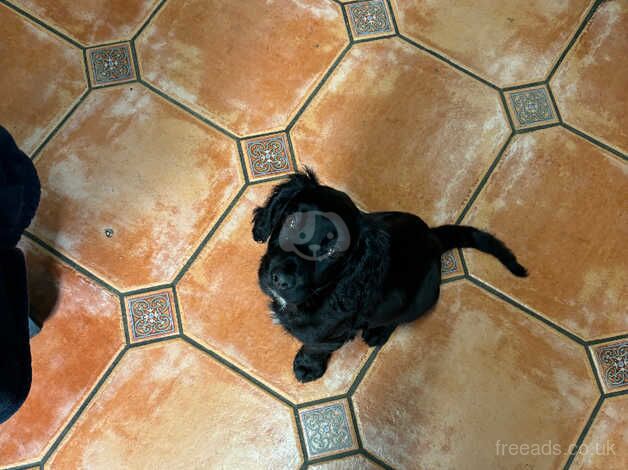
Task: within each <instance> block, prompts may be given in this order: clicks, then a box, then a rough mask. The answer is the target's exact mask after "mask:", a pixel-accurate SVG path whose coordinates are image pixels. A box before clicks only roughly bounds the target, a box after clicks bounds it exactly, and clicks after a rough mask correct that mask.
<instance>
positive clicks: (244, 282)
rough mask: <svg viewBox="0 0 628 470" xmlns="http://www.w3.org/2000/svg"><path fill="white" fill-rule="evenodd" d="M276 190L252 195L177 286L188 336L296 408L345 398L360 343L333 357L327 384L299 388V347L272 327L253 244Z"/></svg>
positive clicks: (259, 249) (265, 188)
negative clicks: (259, 211)
mask: <svg viewBox="0 0 628 470" xmlns="http://www.w3.org/2000/svg"><path fill="white" fill-rule="evenodd" d="M272 186H273V185H272V184H271V183H264V184H260V185H255V186H252V187H250V188H249V189H247V191H246V193H245V194H244V195H243V196H242V198H241V200H240V201H239V202H238V204H237V205H236V206H235V208H234V209H233V210H232V212H231V213H230V214H229V216H228V217H227V218H226V219H225V221H224V222H223V225H222V226H221V227H220V229H219V230H218V231H217V232H216V234H215V235H214V236H213V238H212V239H211V240H210V242H209V243H208V245H207V246H206V247H205V248H204V249H203V251H202V252H201V254H200V256H199V257H198V259H196V261H195V262H194V263H193V264H192V266H191V268H190V270H189V271H188V272H187V273H186V274H185V276H184V277H183V278H182V280H181V282H180V283H179V284H178V285H177V292H178V294H179V306H180V308H181V317H182V321H183V331H184V332H185V334H186V335H188V336H191V337H193V338H195V339H196V340H198V341H199V342H201V343H203V344H205V345H206V346H207V347H209V348H210V349H212V350H214V351H216V352H218V353H220V354H222V355H223V356H224V357H226V358H227V359H228V360H230V361H232V362H234V363H235V364H237V365H238V366H239V367H241V368H243V369H245V370H246V371H248V372H249V373H251V374H252V375H253V376H255V377H257V378H258V379H259V380H261V381H262V382H264V383H265V384H267V385H268V386H270V387H271V388H273V389H275V390H277V391H278V392H280V393H282V394H284V395H285V396H287V397H288V398H289V399H290V400H292V401H293V402H305V401H309V400H316V399H319V398H324V397H327V396H331V395H337V394H340V393H344V392H346V391H347V390H348V389H349V387H350V386H351V384H352V383H353V380H354V377H355V375H356V374H357V373H358V370H359V368H360V365H361V364H362V362H363V361H364V360H365V358H366V355H367V352H368V347H367V346H366V345H365V344H364V343H363V342H362V341H361V340H354V341H353V342H351V343H349V344H346V345H345V346H344V347H342V348H341V349H340V350H339V351H337V352H336V353H334V355H333V356H332V359H331V361H330V364H329V368H328V370H327V372H326V373H325V375H324V376H323V378H322V379H319V380H317V381H315V382H311V383H308V384H305V385H304V384H301V383H299V382H298V381H297V380H296V379H295V377H294V373H293V372H292V361H293V359H294V356H295V354H296V353H297V351H298V350H299V347H300V343H299V342H298V341H297V340H296V339H294V338H292V337H291V336H289V335H288V334H287V333H286V332H285V331H284V330H283V329H282V328H281V327H280V326H279V325H276V324H274V323H273V322H272V320H271V317H270V312H269V308H268V303H269V301H268V299H267V298H266V297H265V296H264V295H263V294H262V292H261V291H260V289H259V287H258V284H257V268H258V264H259V260H260V258H261V256H262V254H263V252H264V249H265V247H264V245H259V244H257V243H255V242H254V241H253V238H252V235H251V223H250V221H251V217H252V211H253V209H254V208H255V207H256V206H258V205H260V204H262V203H263V202H264V200H265V198H266V197H267V195H268V193H269V191H270V189H271V188H272Z"/></svg>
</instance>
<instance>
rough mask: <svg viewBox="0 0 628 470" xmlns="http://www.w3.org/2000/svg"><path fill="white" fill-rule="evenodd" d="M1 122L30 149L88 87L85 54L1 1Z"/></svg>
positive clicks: (33, 147)
mask: <svg viewBox="0 0 628 470" xmlns="http://www.w3.org/2000/svg"><path fill="white" fill-rule="evenodd" d="M0 30H1V31H2V41H0V70H2V73H0V102H1V103H2V104H1V105H0V110H1V114H2V115H1V117H0V119H1V120H2V121H1V124H2V125H3V126H4V127H6V128H7V129H8V130H9V132H11V134H12V135H13V137H14V138H15V141H16V142H17V144H18V146H19V147H20V148H21V149H22V150H24V151H25V152H26V153H32V152H33V151H34V150H35V149H36V147H37V146H38V145H39V144H41V143H42V142H43V140H44V139H45V138H46V136H47V135H48V134H49V133H50V132H51V131H52V129H54V127H55V126H56V125H57V124H58V123H59V122H60V121H61V119H62V118H63V116H64V114H65V113H66V112H67V111H69V110H70V108H71V107H72V105H73V104H74V103H75V102H76V101H77V100H78V99H79V97H80V96H81V95H82V94H83V92H84V91H85V90H87V78H86V77H85V70H84V66H83V54H82V53H81V51H80V50H79V49H78V48H76V47H74V46H72V45H71V44H69V43H67V42H65V41H63V40H62V39H60V38H59V37H57V36H55V35H54V34H52V33H50V32H49V31H46V30H45V29H44V28H42V27H40V26H38V25H35V24H34V23H31V22H30V21H28V20H27V19H26V18H24V17H22V16H20V15H18V14H17V13H15V12H14V11H13V10H11V9H9V8H7V7H6V6H4V5H2V4H0Z"/></svg>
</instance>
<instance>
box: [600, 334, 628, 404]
mask: <svg viewBox="0 0 628 470" xmlns="http://www.w3.org/2000/svg"><path fill="white" fill-rule="evenodd" d="M593 357H594V358H595V365H596V367H597V372H598V374H599V375H600V380H601V381H602V385H603V386H604V389H605V390H606V391H607V392H615V391H620V390H626V389H628V339H624V340H620V341H615V342H611V343H605V344H600V345H596V346H593Z"/></svg>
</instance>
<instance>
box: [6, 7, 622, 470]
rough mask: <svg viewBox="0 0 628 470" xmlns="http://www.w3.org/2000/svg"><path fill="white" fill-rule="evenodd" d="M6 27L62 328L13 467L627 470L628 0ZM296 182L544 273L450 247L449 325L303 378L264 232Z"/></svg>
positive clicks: (127, 14) (39, 341)
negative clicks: (482, 242) (275, 293)
mask: <svg viewBox="0 0 628 470" xmlns="http://www.w3.org/2000/svg"><path fill="white" fill-rule="evenodd" d="M0 31H2V35H1V36H0V70H2V73H1V74H0V120H1V123H2V124H3V125H4V126H6V127H7V128H8V129H9V130H10V131H11V132H12V133H13V134H14V135H15V136H16V139H17V140H18V143H19V144H20V145H21V147H22V148H23V149H24V150H25V151H26V152H28V153H29V154H30V155H32V157H33V159H34V161H35V164H36V166H37V169H38V171H39V174H40V177H41V180H42V185H43V199H42V204H41V207H40V211H39V213H38V216H37V218H36V220H35V222H34V223H33V225H32V226H31V228H30V229H29V231H28V233H27V234H26V236H25V237H24V239H23V241H22V242H21V246H22V248H23V249H24V250H25V251H26V253H27V257H28V264H29V271H30V272H29V276H30V288H31V296H32V304H33V316H34V317H36V318H38V319H39V320H41V321H43V322H44V326H43V329H42V331H41V333H40V334H39V335H37V336H36V337H34V338H33V340H32V342H31V343H32V350H33V375H34V382H33V388H32V391H31V394H30V396H29V398H28V400H27V402H26V404H25V405H24V407H23V408H22V409H21V410H20V411H19V412H18V413H17V414H16V415H15V416H14V417H13V418H12V419H11V420H9V421H8V422H7V423H5V424H3V425H0V468H20V469H30V468H45V469H60V470H66V469H79V468H81V469H82V468H85V469H87V468H89V469H92V468H93V469H100V468H102V469H107V470H109V469H142V470H143V469H162V468H163V469H169V470H170V469H178V468H181V469H183V468H185V469H206V468H207V469H219V468H224V469H245V468H251V469H258V468H268V469H284V468H286V469H290V468H300V467H301V468H313V469H319V470H323V469H378V468H391V467H392V468H400V469H402V468H403V469H437V468H443V469H472V470H475V469H481V470H485V469H530V470H531V469H535V470H537V469H558V468H572V469H587V470H591V469H596V470H597V469H605V470H606V469H609V470H610V469H625V468H628V431H627V429H628V426H627V424H628V421H627V418H626V416H627V414H628V409H627V407H628V307H627V306H628V251H627V250H626V249H625V245H626V241H627V240H628V205H627V203H626V201H628V175H627V174H628V164H627V157H626V152H627V151H628V92H627V90H628V88H627V86H626V85H627V83H628V82H627V79H626V77H628V2H626V1H625V0H607V1H592V2H589V1H588V0H571V1H545V0H534V1H530V0H525V1H524V0H504V1H496V0H474V1H471V0H456V1H454V0H441V1H428V0H390V1H388V0H368V1H357V2H356V1H333V0H281V1H280V0H274V1H266V0H247V1H245V2H237V1H228V0H222V1H220V0H124V1H122V0H107V1H97V0H89V1H81V2H76V1H70V0H10V1H6V0H0ZM304 165H309V166H312V167H313V168H314V169H315V170H317V172H318V173H319V175H320V176H321V178H322V179H323V180H324V181H325V182H328V183H330V184H332V185H335V186H338V187H340V188H342V189H344V190H346V191H348V192H349V193H350V194H351V195H352V196H353V197H354V199H355V200H356V201H357V202H358V204H359V205H361V206H362V207H363V208H365V209H368V210H381V209H396V210H408V211H413V212H416V213H417V214H419V215H421V216H422V217H424V218H425V220H426V221H427V222H428V223H430V224H432V225H435V224H442V223H468V224H473V225H476V226H478V227H481V228H484V229H487V230H490V231H492V232H494V233H496V234H497V235H499V236H500V237H501V238H503V239H504V240H506V241H507V242H508V243H509V245H511V246H512V248H513V249H514V251H515V252H516V253H517V254H518V255H519V257H520V259H521V260H522V261H523V262H524V264H525V265H526V266H527V267H528V268H529V270H530V277H529V278H527V279H524V280H521V279H516V278H514V277H512V276H511V275H509V274H508V273H507V272H506V271H505V270H504V269H503V268H502V267H501V266H500V265H499V264H498V263H497V262H496V261H495V260H494V259H492V258H490V257H488V256H486V255H483V254H479V253H477V252H470V251H467V250H465V251H464V252H458V251H455V252H450V253H447V254H446V255H444V257H443V279H444V280H443V283H444V285H443V288H442V296H441V299H440V302H439V304H438V306H437V307H436V308H435V309H434V311H433V312H432V313H431V314H430V315H428V316H426V317H424V318H422V319H421V320H419V321H417V322H415V323H414V324H412V325H408V326H405V327H403V328H399V329H398V330H397V331H396V332H395V333H394V335H393V336H392V338H391V340H390V341H389V342H388V343H387V344H386V345H385V346H384V347H383V348H381V349H369V348H368V347H367V346H366V345H365V344H364V343H362V342H361V341H359V340H356V341H354V342H352V343H351V344H348V345H346V346H345V347H343V348H342V349H341V350H340V351H339V352H338V353H336V354H335V355H334V356H333V359H332V361H331V363H330V366H329V370H328V372H327V373H326V375H325V376H324V377H323V378H322V379H321V380H319V381H316V382H314V383H309V384H306V385H302V384H299V383H298V382H297V381H296V380H295V379H294V377H293V374H292V358H293V356H294V354H295V352H296V351H297V350H298V347H299V344H298V343H297V341H295V340H294V339H293V338H291V337H289V336H288V335H287V334H286V333H284V332H283V331H282V330H281V328H280V327H279V326H277V325H275V324H273V323H272V320H271V318H270V316H269V315H268V311H267V307H266V302H267V301H266V299H265V298H264V297H263V296H262V295H261V293H260V291H259V289H258V287H257V284H256V269H257V262H258V259H259V257H260V255H261V253H262V250H263V247H261V246H260V245H257V244H256V243H254V242H253V240H252V238H251V235H250V229H251V227H250V219H251V211H252V209H253V208H254V207H255V206H256V205H257V204H259V203H260V202H261V201H262V200H263V199H264V198H265V197H266V195H267V194H268V191H269V190H270V188H271V187H272V185H273V184H274V183H275V182H276V181H277V180H278V179H281V177H282V175H285V174H287V173H290V172H292V171H294V170H295V169H296V168H302V167H303V166H304ZM535 446H536V447H535ZM535 449H536V451H535Z"/></svg>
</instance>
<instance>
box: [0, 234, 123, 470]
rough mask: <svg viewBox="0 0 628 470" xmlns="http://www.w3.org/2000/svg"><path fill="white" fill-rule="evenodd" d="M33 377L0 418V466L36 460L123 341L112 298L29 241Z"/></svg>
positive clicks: (116, 304)
mask: <svg viewBox="0 0 628 470" xmlns="http://www.w3.org/2000/svg"><path fill="white" fill-rule="evenodd" d="M21 247H22V248H23V249H24V250H25V252H26V258H27V264H28V277H29V291H30V297H31V298H30V302H31V309H32V310H33V313H34V314H33V316H34V317H37V318H38V319H39V320H40V321H43V328H42V330H41V332H40V333H39V334H38V335H37V336H35V337H34V338H32V339H31V354H32V367H33V383H32V387H31V391H30V394H29V396H28V398H27V400H26V402H25V403H24V405H23V406H22V408H20V410H19V411H18V412H17V413H16V414H15V415H13V417H12V418H10V419H9V420H8V421H6V422H5V423H3V424H0V467H4V466H11V465H18V464H20V463H29V462H34V461H37V460H39V459H40V458H41V457H43V455H44V453H45V451H46V450H47V449H48V447H49V446H50V445H51V444H52V442H53V441H54V439H55V438H56V437H57V436H58V435H59V433H60V432H61V430H62V429H63V428H64V426H65V425H66V424H67V423H68V421H69V420H70V419H71V417H72V416H73V415H74V413H75V412H76V411H77V409H78V408H79V406H80V405H81V404H82V402H83V401H84V400H85V398H86V397H87V395H88V394H89V392H90V391H91V390H92V388H93V386H94V385H95V384H96V383H97V381H98V379H99V378H100V377H101V375H102V374H103V373H104V372H105V370H106V369H107V367H108V366H109V365H110V364H111V363H112V361H113V360H114V358H115V357H116V355H117V353H119V352H120V351H121V350H122V348H123V346H124V331H123V327H122V313H121V311H120V302H119V299H118V297H117V296H115V295H113V294H111V293H110V292H108V291H106V290H104V289H103V288H102V287H100V286H98V285H96V284H94V282H92V281H91V280H89V279H87V278H85V277H84V276H82V275H80V274H78V273H77V272H76V271H74V270H73V269H71V268H69V267H68V266H66V265H64V264H61V263H59V262H58V261H57V260H56V259H54V258H52V257H51V256H50V255H48V254H46V253H44V252H42V251H41V249H40V248H38V247H37V246H36V245H33V244H32V243H31V242H29V241H23V242H22V243H21Z"/></svg>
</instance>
